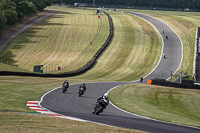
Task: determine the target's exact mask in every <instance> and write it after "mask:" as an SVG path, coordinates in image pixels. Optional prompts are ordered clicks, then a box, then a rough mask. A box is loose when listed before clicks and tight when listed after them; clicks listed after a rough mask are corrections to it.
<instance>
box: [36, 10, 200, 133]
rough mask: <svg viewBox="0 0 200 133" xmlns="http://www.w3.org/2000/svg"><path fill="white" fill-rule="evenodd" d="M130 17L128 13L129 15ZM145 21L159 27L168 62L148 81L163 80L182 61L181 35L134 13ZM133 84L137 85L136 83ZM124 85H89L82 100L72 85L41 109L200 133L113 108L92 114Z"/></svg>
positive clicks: (168, 132)
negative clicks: (103, 99) (113, 90)
mask: <svg viewBox="0 0 200 133" xmlns="http://www.w3.org/2000/svg"><path fill="white" fill-rule="evenodd" d="M127 13H128V12H127ZM130 14H132V15H137V16H138V17H141V18H143V19H145V20H147V21H148V22H150V23H151V24H153V25H154V27H156V29H157V30H158V32H159V33H160V34H161V36H162V37H163V42H164V45H163V51H164V53H165V54H166V55H167V59H162V58H161V60H160V63H159V64H158V65H157V67H156V68H155V69H154V71H152V72H151V73H150V74H149V75H148V76H146V77H145V79H144V81H146V80H147V79H152V78H159V77H160V70H163V71H168V72H169V71H170V70H171V71H173V72H175V71H176V70H177V69H178V67H179V66H180V62H181V60H182V44H181V41H180V39H179V37H178V36H177V34H176V33H175V32H174V31H173V30H172V29H171V28H170V27H169V26H167V25H166V24H165V23H163V22H161V21H159V20H157V19H155V18H152V17H149V16H146V15H142V14H136V13H130ZM162 29H164V30H165V35H166V34H167V35H168V37H169V39H165V38H164V36H165V35H164V34H162ZM168 77H169V74H163V75H162V78H168ZM132 83H133V82H132ZM124 84H127V83H123V82H102V83H86V86H87V90H86V92H85V94H84V95H83V96H82V97H78V88H79V85H80V84H75V85H70V87H69V89H68V91H67V92H66V93H64V94H63V93H62V90H61V88H58V89H55V90H53V91H51V92H48V93H47V94H44V95H43V96H42V98H40V99H41V101H40V105H41V107H44V108H45V109H48V110H50V111H52V112H56V113H58V114H61V115H65V116H71V117H76V118H80V119H84V120H88V121H93V122H98V123H104V124H108V125H112V126H118V127H124V128H130V129H136V130H142V131H147V132H153V133H199V132H200V129H198V128H193V127H188V126H182V125H176V124H171V123H166V122H160V121H156V120H151V119H148V118H145V117H142V116H137V115H134V114H129V113H125V112H123V111H120V110H118V109H117V108H115V107H114V106H112V105H109V106H108V107H107V108H106V109H105V110H104V112H103V113H102V114H100V115H92V110H93V107H94V103H95V102H96V99H97V98H98V97H100V96H101V95H102V94H104V93H105V92H107V91H108V90H110V89H111V88H113V87H116V86H119V85H124Z"/></svg>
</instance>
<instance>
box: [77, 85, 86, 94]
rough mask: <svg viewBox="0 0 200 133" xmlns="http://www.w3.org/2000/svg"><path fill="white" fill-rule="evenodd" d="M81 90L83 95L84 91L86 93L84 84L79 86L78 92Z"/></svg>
mask: <svg viewBox="0 0 200 133" xmlns="http://www.w3.org/2000/svg"><path fill="white" fill-rule="evenodd" d="M81 88H83V93H85V91H86V86H85V83H83V84H82V85H81V86H79V92H80V90H81ZM79 92H78V93H79Z"/></svg>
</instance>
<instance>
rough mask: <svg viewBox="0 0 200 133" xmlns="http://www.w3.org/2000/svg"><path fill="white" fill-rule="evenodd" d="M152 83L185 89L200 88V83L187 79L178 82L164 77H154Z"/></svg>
mask: <svg viewBox="0 0 200 133" xmlns="http://www.w3.org/2000/svg"><path fill="white" fill-rule="evenodd" d="M151 84H152V85H160V86H167V87H176V88H185V89H200V85H195V84H194V82H193V81H187V80H182V83H176V82H170V81H166V80H162V79H152V81H151Z"/></svg>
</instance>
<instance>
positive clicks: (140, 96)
mask: <svg viewBox="0 0 200 133" xmlns="http://www.w3.org/2000/svg"><path fill="white" fill-rule="evenodd" d="M54 9H57V10H61V11H60V13H58V14H56V15H54V16H52V17H49V18H47V19H45V20H43V21H41V22H40V23H38V24H36V25H34V26H33V27H32V28H30V29H28V30H27V31H25V32H24V33H23V34H24V35H21V34H20V35H19V36H17V37H16V39H15V41H22V42H23V43H22V44H21V43H19V42H18V43H16V45H17V46H16V48H20V49H21V50H22V51H23V50H25V49H28V50H30V51H29V52H25V51H26V50H25V51H23V52H24V54H30V55H26V56H27V57H29V59H31V61H30V62H28V61H27V59H26V58H27V57H26V56H23V54H21V53H20V51H19V49H16V48H15V49H13V48H12V49H9V47H11V46H9V47H7V49H6V50H5V51H4V52H5V53H4V52H2V53H0V57H4V59H10V61H11V62H12V63H13V65H17V66H18V67H21V68H24V69H29V68H28V67H27V68H25V67H22V66H24V65H23V64H29V66H31V65H33V64H34V62H35V64H38V63H40V62H39V61H40V58H45V57H44V56H41V55H42V52H43V53H44V52H45V55H46V58H45V61H46V64H48V65H51V64H54V65H55V64H59V63H62V62H63V60H64V62H65V60H67V59H69V60H70V61H72V60H73V59H74V58H76V57H78V55H80V53H81V52H82V50H83V49H84V48H85V47H87V45H88V43H89V41H87V40H88V39H89V40H91V39H93V38H94V36H95V35H96V33H97V32H98V30H99V26H100V21H99V19H96V18H97V16H95V15H92V14H91V12H92V11H91V10H82V9H76V10H72V9H69V8H58V7H54ZM66 10H67V11H66ZM137 12H144V13H149V14H152V16H154V17H158V18H159V19H162V20H163V21H166V22H169V21H170V20H171V21H172V22H169V24H170V26H171V27H174V29H176V30H175V31H176V32H177V33H178V34H180V33H181V34H182V35H180V36H181V39H182V38H183V39H185V41H184V40H183V39H182V40H183V43H184V50H185V51H184V60H183V68H184V70H185V71H188V73H189V75H191V72H190V71H191V68H192V67H191V66H192V65H191V64H192V63H191V62H192V61H191V60H192V57H193V56H192V55H193V53H192V50H193V46H192V45H193V44H192V43H191V44H190V43H189V42H190V41H192V40H193V36H195V32H194V31H195V29H196V27H195V26H196V25H198V22H199V21H198V18H199V16H198V14H196V17H195V16H194V15H192V14H191V17H194V19H190V15H189V14H188V15H187V13H186V15H185V16H186V18H187V21H185V19H186V18H185V16H184V13H185V12H184V13H181V12H170V14H169V13H168V12H161V11H159V12H157V11H155V12H153V11H149V12H147V11H137ZM109 13H110V15H111V17H112V19H113V23H114V38H113V40H112V43H111V44H110V46H109V47H108V48H107V50H106V51H105V52H104V54H103V55H102V56H101V57H100V59H99V60H98V63H97V64H96V65H95V66H94V67H93V69H92V70H90V71H88V72H87V73H85V74H83V75H80V76H76V77H70V78H67V79H68V80H69V82H70V84H73V83H81V82H97V81H133V80H136V79H139V77H141V76H144V75H146V74H148V73H149V72H150V71H151V70H152V69H153V68H154V66H155V65H156V64H157V62H158V60H159V56H160V53H161V45H162V44H161V39H160V36H159V35H158V34H157V33H156V32H155V29H154V28H152V27H151V25H149V24H148V23H147V22H145V21H143V20H141V19H139V18H136V17H134V16H131V15H128V14H121V13H116V12H109ZM179 13H180V14H179ZM159 14H161V15H162V16H163V17H161V16H159ZM79 15H80V16H79ZM172 16H173V17H172ZM104 17H105V18H104ZM180 17H182V19H180ZM75 18H76V19H77V20H79V21H80V18H82V19H85V18H88V20H91V21H90V22H89V21H88V20H86V22H85V23H84V25H83V27H82V26H81V25H80V24H79V22H77V20H76V19H75ZM92 18H94V19H92ZM101 18H102V31H104V32H103V33H100V34H101V35H100V36H99V37H102V38H99V39H100V41H102V42H104V41H103V39H106V36H107V34H108V33H107V30H108V23H107V17H106V16H103V15H102V17H101ZM175 20H176V21H175ZM181 20H183V22H182V21H181ZM67 22H68V23H67ZM176 22H179V23H180V24H181V25H183V27H187V25H188V24H190V23H191V27H189V28H188V30H189V32H190V34H189V32H187V33H188V36H186V38H184V36H185V35H184V34H183V33H184V32H185V33H186V29H187V28H186V29H185V28H183V31H181V27H178V26H177V27H176V25H177V24H176ZM74 23H75V24H76V25H73V24H74ZM47 24H48V25H47ZM93 24H94V25H93ZM90 25H91V26H90ZM61 27H64V29H63V28H61ZM76 27H79V28H80V29H82V30H79V29H77V28H76ZM84 27H87V28H89V29H90V32H92V33H89V32H87V31H86V29H84ZM72 29H74V30H75V31H76V32H78V31H79V32H80V33H79V32H78V33H77V34H76V32H74V31H73V30H72ZM47 30H49V31H52V32H47ZM179 30H180V31H179ZM53 31H54V32H53ZM66 31H70V33H67V32H66ZM29 32H30V33H29ZM73 32H74V33H73ZM193 32H194V34H193ZM28 33H29V34H28ZM51 34H52V36H53V35H56V36H57V37H58V36H59V35H60V36H61V37H60V38H59V37H58V38H59V39H58V38H57V39H56V38H54V37H52V36H51ZM85 34H87V35H85ZM88 34H90V35H89V36H88ZM82 35H83V36H82ZM74 36H75V37H76V38H81V37H83V38H81V40H76V39H75V38H74ZM24 37H25V38H24ZM47 38H48V39H47ZM51 39H53V40H52V41H50V40H51ZM38 40H40V41H41V42H39V41H38ZM66 40H68V41H69V42H70V43H69V44H68V43H67V44H66V43H64V42H65V41H66ZM15 41H14V40H13V42H12V43H13V44H15ZM74 41H75V42H76V43H75V42H74ZM26 42H29V43H30V44H34V46H32V45H31V46H30V44H29V43H26ZM53 42H56V44H60V45H62V46H64V45H65V44H66V45H67V46H70V48H71V49H70V50H69V51H68V52H69V53H67V52H66V53H65V54H62V50H63V49H61V48H58V46H57V45H55V46H52V47H50V46H49V45H48V44H51V43H53ZM82 42H84V45H83V46H82ZM147 42H148V43H147ZM193 42H194V41H193ZM43 43H44V44H45V46H43V47H44V48H46V50H45V51H42V50H41V49H38V50H36V51H34V50H33V49H32V47H35V48H37V47H39V46H40V45H43ZM72 44H74V45H72ZM99 44H101V43H99ZM48 46H49V47H48ZM67 46H64V47H67ZM97 47H98V46H95V45H94V47H93V48H94V50H96V49H98V48H97ZM80 49H82V50H80ZM52 50H55V51H58V52H52ZM67 50H68V49H67ZM6 51H7V52H6ZM11 51H12V54H10V53H11ZM15 52H16V53H15ZM31 52H32V53H31ZM7 53H9V56H8V57H6V54H7ZM34 53H37V54H34ZM38 53H39V54H38ZM51 54H52V56H51ZM92 54H93V53H92V52H91V53H88V54H85V55H86V56H85V59H88V58H89V57H91V56H92ZM56 55H57V57H59V58H53V57H54V56H56ZM66 55H67V56H66ZM191 56H192V57H191ZM47 57H48V58H47ZM21 58H24V60H25V61H26V63H25V62H24V60H22V59H21ZM60 58H61V59H60ZM48 59H49V60H48ZM79 61H81V62H82V59H81V60H79ZM81 62H80V63H81ZM190 63H191V64H190ZM189 64H190V65H189ZM59 65H60V64H59ZM27 66H28V65H27ZM141 66H142V67H141ZM0 69H1V70H11V69H12V70H13V71H14V70H17V71H24V70H22V69H20V70H18V68H17V67H13V66H10V65H5V64H1V63H0ZM31 69H32V68H31ZM64 80H65V78H34V77H17V76H16V77H15V76H1V77H0V88H1V89H0V101H1V102H0V111H3V112H1V113H0V116H1V117H0V124H1V126H0V130H1V131H5V132H6V131H8V132H10V131H13V132H24V131H26V132H44V131H46V130H48V131H49V132H50V131H52V132H53V131H56V132H63V131H64V129H68V130H69V132H79V130H80V129H81V130H84V131H85V129H84V128H83V127H79V126H81V124H82V125H85V126H86V127H87V128H88V130H87V131H86V132H102V130H99V128H98V126H99V125H96V124H91V123H89V124H88V123H81V122H74V121H68V120H63V119H57V118H56V119H54V118H52V117H48V116H40V115H34V116H35V117H34V118H30V115H28V114H18V113H11V112H30V113H34V111H33V110H31V109H29V108H28V107H27V106H26V103H27V101H31V100H34V101H35V100H38V97H39V96H40V95H42V94H43V93H45V92H47V91H49V90H52V89H54V88H57V87H59V86H61V83H62V82H63V81H64ZM123 89H124V92H123ZM114 91H116V92H114ZM121 91H122V92H121ZM126 91H128V92H129V93H128V94H127V93H125V92H126ZM119 93H121V94H119ZM113 94H115V95H119V96H121V97H123V98H124V100H125V101H126V100H127V99H126V97H130V96H131V97H133V99H132V101H131V102H130V103H131V105H134V106H133V107H135V106H136V105H137V108H136V107H135V108H130V109H127V108H124V107H123V106H121V105H120V103H118V102H119V101H118V100H117V99H113V97H112V95H113ZM109 97H110V98H111V100H112V101H113V102H114V103H115V104H116V105H118V106H119V107H122V108H123V109H126V110H128V111H130V112H134V113H137V114H140V115H144V116H149V117H152V118H156V119H160V120H166V121H171V122H175V123H181V124H188V125H193V126H198V127H199V124H198V123H199V110H200V109H199V107H200V106H199V102H194V101H200V100H199V91H196V90H192V91H191V90H190V91H189V90H180V89H170V88H164V87H154V86H148V85H130V86H123V87H120V88H117V89H115V90H113V92H111V93H110V94H109ZM183 99H184V100H183ZM16 101H17V102H16ZM136 101H137V102H136ZM126 102H129V101H128V100H127V101H126ZM130 103H127V104H126V106H127V105H129V104H130ZM158 103H159V104H158ZM161 103H162V104H161ZM166 107H167V108H166ZM149 108H151V109H152V111H153V112H151V110H150V109H149ZM147 109H148V113H147V112H146V110H147ZM5 111H8V113H7V112H5ZM9 111H11V112H9ZM139 111H140V113H139ZM178 111H179V112H181V114H180V113H178ZM155 112H156V113H160V114H159V115H158V116H155V115H152V114H155ZM162 113H164V114H165V115H162ZM166 114H167V115H166ZM168 116H169V117H168ZM174 118H176V119H174ZM179 118H182V119H183V121H181V122H180V121H179ZM13 119H15V121H12V120H13ZM54 120H55V122H54ZM41 121H44V122H41ZM9 122H11V123H9ZM61 123H64V124H63V126H65V128H62V124H61ZM11 124H13V127H12V126H10V125H11ZM21 125H22V126H21ZM58 125H61V126H58ZM41 126H44V128H42V129H41V130H39V128H41ZM66 126H68V127H66ZM48 127H54V128H55V130H54V129H52V128H51V129H52V130H49V129H47V128H48ZM72 127H73V128H72ZM15 128H16V130H14V129H15ZM35 128H37V129H38V130H37V129H35ZM106 128H107V127H104V128H103V129H105V130H107V131H108V132H135V131H133V130H126V129H121V128H113V127H109V129H106ZM6 129H10V131H9V130H6ZM90 129H92V130H90Z"/></svg>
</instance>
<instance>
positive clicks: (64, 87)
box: [62, 84, 68, 93]
mask: <svg viewBox="0 0 200 133" xmlns="http://www.w3.org/2000/svg"><path fill="white" fill-rule="evenodd" d="M67 88H68V86H67V84H64V85H63V86H62V92H63V93H65V91H67Z"/></svg>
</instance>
